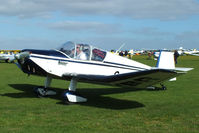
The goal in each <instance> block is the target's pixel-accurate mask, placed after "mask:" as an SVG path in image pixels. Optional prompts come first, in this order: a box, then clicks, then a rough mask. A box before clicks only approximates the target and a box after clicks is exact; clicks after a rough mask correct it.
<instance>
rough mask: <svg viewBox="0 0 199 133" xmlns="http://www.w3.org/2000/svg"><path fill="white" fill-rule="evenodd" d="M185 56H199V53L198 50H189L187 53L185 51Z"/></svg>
mask: <svg viewBox="0 0 199 133" xmlns="http://www.w3.org/2000/svg"><path fill="white" fill-rule="evenodd" d="M184 53H185V54H187V55H194V56H199V51H198V50H196V49H193V50H187V51H184Z"/></svg>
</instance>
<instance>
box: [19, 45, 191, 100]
mask: <svg viewBox="0 0 199 133" xmlns="http://www.w3.org/2000/svg"><path fill="white" fill-rule="evenodd" d="M15 58H16V59H17V60H18V63H17V65H18V66H19V68H20V69H21V70H22V71H23V72H24V73H27V74H29V75H30V74H32V75H39V76H44V77H46V80H45V85H44V87H37V89H35V92H36V93H37V95H38V96H39V97H45V96H48V95H55V94H56V92H54V91H52V90H49V89H48V88H49V87H50V84H51V81H52V79H53V78H57V79H63V80H70V85H69V88H68V91H67V92H66V93H64V96H65V98H66V100H68V101H69V102H73V103H75V102H86V101H87V99H86V98H84V97H82V96H80V95H77V94H76V86H77V82H87V83H96V84H103V85H113V86H120V87H128V88H129V87H131V88H146V87H150V86H152V85H154V84H157V83H162V82H163V81H166V80H169V79H171V78H174V77H176V76H178V75H179V74H182V73H186V72H187V71H189V70H191V69H192V68H175V64H174V59H173V53H171V52H162V53H161V54H160V57H159V60H158V63H157V66H156V67H151V66H148V65H145V64H142V63H139V62H136V61H133V60H130V59H127V58H124V57H121V56H118V55H115V54H112V53H111V52H108V51H104V50H101V49H99V48H96V47H94V46H91V45H88V44H76V43H73V42H67V43H65V44H63V45H62V46H61V47H59V48H58V49H55V50H34V49H24V50H22V52H21V53H18V54H16V55H15ZM178 71H180V72H178ZM162 87H163V89H165V87H164V86H162Z"/></svg>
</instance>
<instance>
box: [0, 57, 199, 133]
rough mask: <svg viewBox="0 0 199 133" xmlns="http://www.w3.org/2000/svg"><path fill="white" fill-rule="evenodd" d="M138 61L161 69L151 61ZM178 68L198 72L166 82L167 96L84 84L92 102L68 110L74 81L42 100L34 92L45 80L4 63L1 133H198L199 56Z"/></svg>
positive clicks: (0, 67)
mask: <svg viewBox="0 0 199 133" xmlns="http://www.w3.org/2000/svg"><path fill="white" fill-rule="evenodd" d="M133 58H134V59H135V60H137V61H140V62H142V63H145V64H148V65H153V66H154V65H155V61H153V60H147V59H146V58H147V57H146V56H134V57H133ZM177 66H179V67H193V68H195V69H194V70H192V71H190V72H189V73H187V74H185V75H182V76H180V77H178V80H177V81H176V82H165V85H166V86H167V90H166V91H147V90H131V89H125V88H117V87H110V86H103V85H93V84H85V83H78V91H79V92H80V93H81V94H82V95H83V96H85V97H87V98H88V102H87V103H83V104H72V105H66V104H63V103H62V98H61V93H62V92H63V91H64V89H66V88H67V86H68V84H69V82H68V81H63V80H53V82H52V88H53V89H55V90H56V91H57V92H58V95H57V96H55V97H49V98H36V96H35V94H34V93H33V88H34V86H42V85H43V82H44V78H43V77H36V76H30V77H28V76H27V75H26V74H24V73H23V72H22V71H20V70H19V69H18V68H17V66H16V65H15V64H7V63H0V133H7V132H10V133H18V132H19V133H27V132H28V133H36V132H38V133H62V132H64V133H66V132H67V133H78V132H81V133H88V132H92V133H126V132H127V133H128V132H129V133H136V132H138V133H140V132H141V133H142V132H144V133H163V132H165V133H198V132H199V57H195V56H182V57H179V60H178V64H177Z"/></svg>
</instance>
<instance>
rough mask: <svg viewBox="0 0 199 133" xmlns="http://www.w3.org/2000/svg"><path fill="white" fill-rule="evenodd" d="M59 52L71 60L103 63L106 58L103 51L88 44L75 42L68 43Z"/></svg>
mask: <svg viewBox="0 0 199 133" xmlns="http://www.w3.org/2000/svg"><path fill="white" fill-rule="evenodd" d="M58 50H59V51H61V52H63V53H65V54H66V55H68V56H69V57H70V58H74V59H78V60H94V61H103V60H104V58H105V56H106V52H105V51H103V50H100V49H98V48H95V47H92V46H91V45H88V44H75V43H74V42H66V43H64V44H63V45H62V46H61V47H60V48H58Z"/></svg>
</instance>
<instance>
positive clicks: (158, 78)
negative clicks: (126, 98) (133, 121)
mask: <svg viewBox="0 0 199 133" xmlns="http://www.w3.org/2000/svg"><path fill="white" fill-rule="evenodd" d="M179 74H181V73H177V72H175V71H171V70H166V69H151V70H145V71H139V72H131V73H125V74H117V75H111V76H103V75H73V76H69V75H63V77H64V78H65V79H71V77H75V78H77V80H78V81H80V82H88V83H98V84H106V85H115V86H123V87H131V88H146V87H149V86H152V85H155V84H157V83H162V82H163V81H165V80H169V79H171V78H173V77H176V76H178V75H179Z"/></svg>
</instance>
